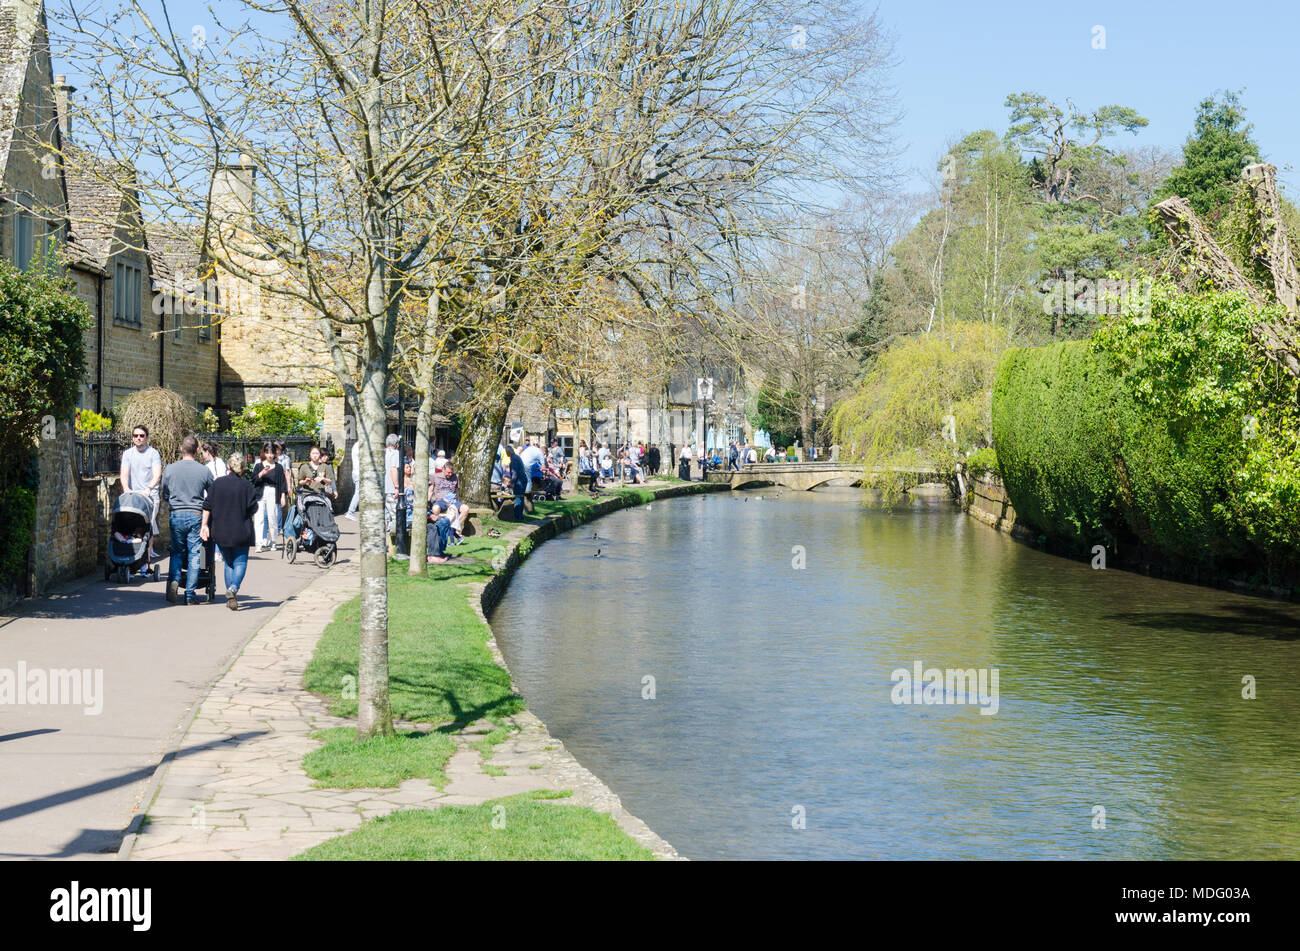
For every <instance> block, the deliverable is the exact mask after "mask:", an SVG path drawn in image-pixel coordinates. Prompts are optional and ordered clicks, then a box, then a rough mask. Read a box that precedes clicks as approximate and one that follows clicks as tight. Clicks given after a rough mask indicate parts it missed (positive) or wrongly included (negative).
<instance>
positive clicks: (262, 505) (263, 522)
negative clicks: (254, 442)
mask: <svg viewBox="0 0 1300 951" xmlns="http://www.w3.org/2000/svg"><path fill="white" fill-rule="evenodd" d="M253 488H254V489H256V490H257V497H258V500H259V501H258V503H257V517H256V518H255V519H254V521H253V528H254V529H255V535H256V540H257V547H258V548H259V549H260V550H262V551H270V550H271V549H272V548H274V547H275V544H277V543H278V539H279V537H280V507H281V505H283V504H284V497H285V495H287V494H288V491H289V486H288V484H287V482H286V481H285V478H284V468H283V467H282V466H281V465H280V463H279V462H278V461H277V460H276V458H275V448H274V447H273V446H272V445H271V444H270V443H269V442H265V443H262V458H261V460H260V461H259V462H258V463H257V465H255V466H253ZM273 537H274V538H275V539H276V540H277V541H276V542H272V538H273Z"/></svg>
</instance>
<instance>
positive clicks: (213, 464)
mask: <svg viewBox="0 0 1300 951" xmlns="http://www.w3.org/2000/svg"><path fill="white" fill-rule="evenodd" d="M202 448H203V464H204V465H205V466H207V468H208V471H209V472H211V473H212V481H214V482H215V481H216V480H217V479H220V478H221V477H222V476H223V475H227V474H228V473H229V472H230V470H229V469H228V468H227V467H226V460H224V459H222V458H221V453H219V452H217V447H216V446H215V445H214V444H212V443H210V442H205V443H204V444H203V447H202Z"/></svg>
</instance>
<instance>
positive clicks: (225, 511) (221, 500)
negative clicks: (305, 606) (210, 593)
mask: <svg viewBox="0 0 1300 951" xmlns="http://www.w3.org/2000/svg"><path fill="white" fill-rule="evenodd" d="M229 467H230V472H229V473H228V474H226V475H224V476H222V477H221V478H220V479H217V480H216V481H215V482H213V483H212V485H210V486H209V487H208V495H207V498H205V499H204V500H203V527H202V528H201V529H199V536H200V537H201V538H202V539H203V541H204V542H205V543H209V542H211V543H215V544H216V546H217V548H218V549H219V550H220V552H221V560H222V561H223V562H225V565H226V607H228V608H230V610H232V611H238V610H239V599H238V598H237V597H236V596H237V595H238V594H239V586H240V585H241V584H242V583H243V581H244V572H245V570H247V568H248V546H249V545H251V544H253V539H254V531H253V513H254V512H256V511H258V510H259V509H260V508H261V507H262V503H261V502H259V501H258V497H257V490H256V489H255V488H253V486H252V484H251V483H250V482H249V481H248V480H247V479H245V478H243V473H244V457H243V456H241V455H240V454H239V453H237V452H236V453H233V454H232V455H231V457H230V460H229ZM276 468H277V469H278V468H279V466H276Z"/></svg>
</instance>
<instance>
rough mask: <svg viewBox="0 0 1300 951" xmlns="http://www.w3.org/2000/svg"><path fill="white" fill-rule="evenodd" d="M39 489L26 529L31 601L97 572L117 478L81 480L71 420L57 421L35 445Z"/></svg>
mask: <svg viewBox="0 0 1300 951" xmlns="http://www.w3.org/2000/svg"><path fill="white" fill-rule="evenodd" d="M37 458H38V466H39V469H40V486H39V487H38V489H37V491H36V524H35V526H34V528H33V530H32V579H31V595H32V597H42V596H44V595H46V594H48V593H49V592H50V590H51V589H52V588H53V587H55V586H56V585H58V584H59V583H61V582H64V581H71V580H72V579H74V578H79V577H81V576H82V575H87V574H91V573H94V572H97V571H99V570H100V569H101V568H102V566H103V564H104V559H105V558H106V557H107V556H108V526H109V521H110V519H111V518H112V514H113V503H114V502H116V501H117V498H118V496H120V495H121V494H122V489H121V487H120V485H119V483H118V477H117V476H97V477H95V478H91V479H83V478H82V477H81V476H80V475H79V474H78V473H77V457H76V446H75V433H74V431H73V428H72V424H71V422H70V421H69V422H61V423H57V424H56V426H55V435H54V438H52V439H42V440H41V441H40V443H39V445H38V447H37ZM158 529H159V535H158V537H157V538H155V539H154V551H155V552H158V553H159V554H164V553H166V552H167V550H168V547H169V546H168V525H167V507H166V506H165V505H164V506H162V509H161V511H160V512H159V513H158Z"/></svg>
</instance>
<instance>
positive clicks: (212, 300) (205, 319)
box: [199, 277, 217, 340]
mask: <svg viewBox="0 0 1300 951" xmlns="http://www.w3.org/2000/svg"><path fill="white" fill-rule="evenodd" d="M202 286H203V304H202V307H201V308H200V310H199V339H200V340H211V339H212V315H213V314H214V313H216V310H217V281H216V278H212V277H210V278H208V279H207V280H206V281H204V282H203V285H202Z"/></svg>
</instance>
